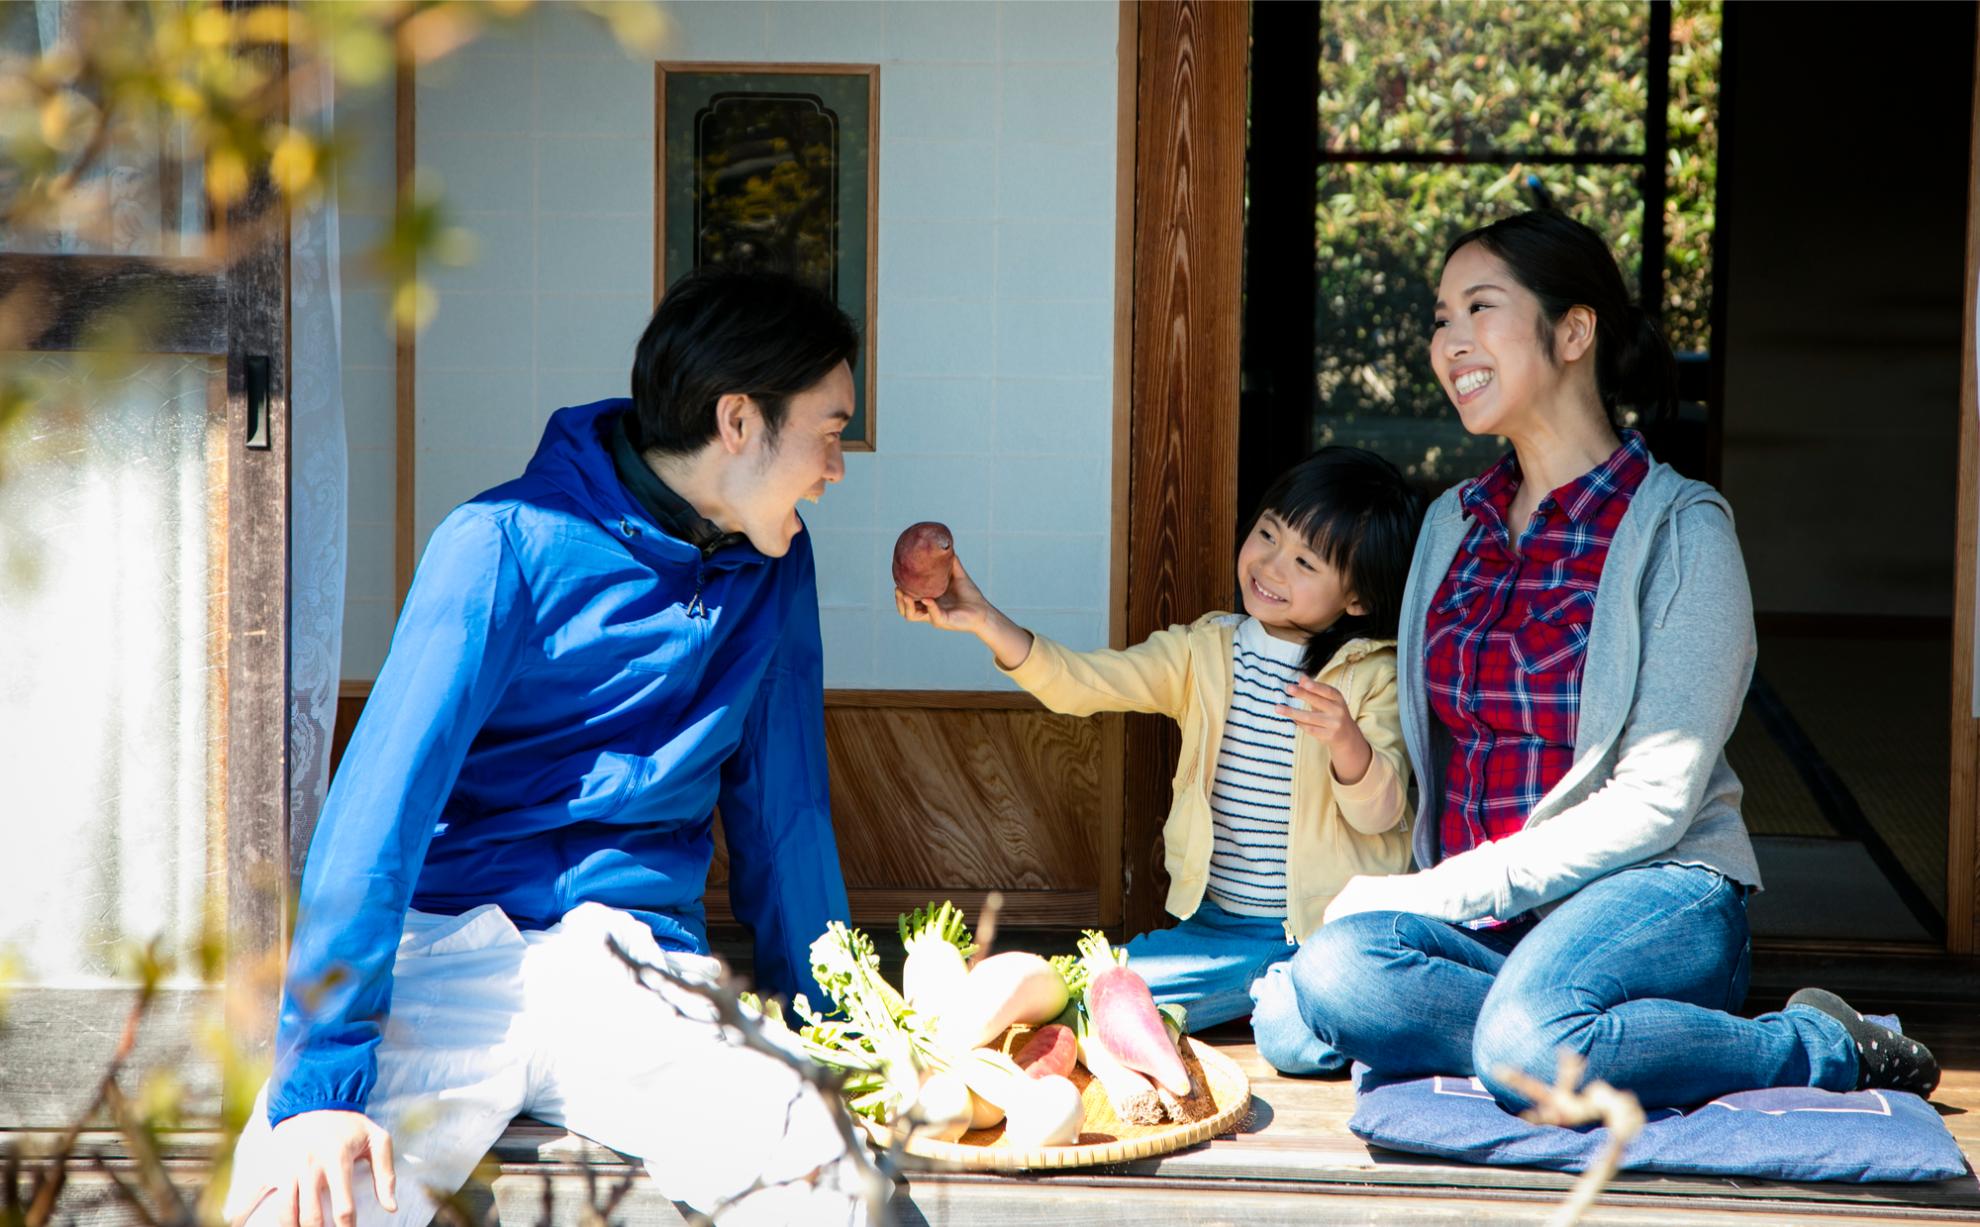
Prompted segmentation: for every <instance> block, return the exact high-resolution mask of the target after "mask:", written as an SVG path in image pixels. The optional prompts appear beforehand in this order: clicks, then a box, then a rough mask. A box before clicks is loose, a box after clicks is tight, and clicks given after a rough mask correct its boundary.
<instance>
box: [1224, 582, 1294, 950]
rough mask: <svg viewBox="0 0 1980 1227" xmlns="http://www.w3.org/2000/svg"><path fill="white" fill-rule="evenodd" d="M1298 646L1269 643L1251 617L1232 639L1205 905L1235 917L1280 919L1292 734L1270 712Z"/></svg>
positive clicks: (1281, 695) (1282, 694)
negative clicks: (1214, 905) (1228, 703)
mask: <svg viewBox="0 0 1980 1227" xmlns="http://www.w3.org/2000/svg"><path fill="white" fill-rule="evenodd" d="M1305 654H1306V645H1305V644H1303V643H1288V642H1287V641H1285V640H1283V639H1274V638H1273V637H1272V636H1271V635H1270V634H1268V633H1267V632H1266V630H1265V628H1264V627H1263V626H1261V625H1259V623H1258V619H1256V618H1246V619H1245V620H1244V621H1243V622H1242V623H1241V624H1239V626H1238V629H1237V634H1235V635H1233V636H1232V637H1231V706H1230V710H1229V711H1227V712H1225V713H1224V739H1223V742H1222V743H1221V744H1220V745H1219V746H1218V748H1217V771H1216V775H1215V776H1214V777H1212V781H1211V785H1210V815H1211V821H1212V823H1213V825H1214V827H1215V831H1214V834H1215V837H1216V838H1215V842H1214V843H1213V844H1212V845H1211V850H1210V882H1209V888H1208V893H1209V896H1210V900H1211V902H1213V903H1215V904H1216V905H1217V906H1218V907H1221V908H1223V909H1224V910H1225V911H1227V912H1232V913H1235V914H1236V915H1239V916H1271V917H1284V916H1285V914H1286V833H1287V829H1288V823H1289V820H1290V817H1291V812H1292V763H1293V746H1294V745H1295V744H1296V742H1295V738H1296V737H1297V736H1298V735H1299V730H1298V728H1297V727H1296V726H1295V725H1294V724H1293V722H1292V721H1290V720H1288V719H1286V718H1285V717H1284V716H1281V715H1279V714H1278V712H1276V711H1274V710H1273V709H1274V708H1276V707H1279V706H1282V705H1284V704H1285V703H1287V702H1289V701H1290V700H1291V698H1292V696H1290V695H1288V694H1287V693H1286V687H1287V686H1288V685H1290V684H1291V683H1292V681H1293V679H1294V678H1296V677H1298V676H1299V662H1300V658H1301V657H1303V656H1304V655H1305Z"/></svg>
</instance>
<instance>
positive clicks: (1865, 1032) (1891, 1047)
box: [1787, 988, 1939, 1097]
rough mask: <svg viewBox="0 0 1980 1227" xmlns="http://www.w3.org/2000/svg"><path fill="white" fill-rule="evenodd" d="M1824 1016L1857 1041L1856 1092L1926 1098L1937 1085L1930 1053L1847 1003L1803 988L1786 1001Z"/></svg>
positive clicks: (1936, 1069) (1818, 990) (1935, 1064)
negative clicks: (1888, 1093)
mask: <svg viewBox="0 0 1980 1227" xmlns="http://www.w3.org/2000/svg"><path fill="white" fill-rule="evenodd" d="M1787 1003H1788V1004H1789V1005H1803V1006H1807V1007H1808V1008H1809V1009H1811V1010H1815V1011H1817V1012H1819V1013H1823V1014H1827V1015H1828V1016H1829V1017H1830V1018H1833V1019H1835V1020H1836V1021H1837V1022H1839V1023H1841V1024H1842V1025H1843V1030H1845V1031H1847V1032H1849V1038H1851V1039H1853V1040H1855V1041H1856V1069H1857V1073H1856V1089H1857V1090H1859V1091H1864V1090H1884V1091H1910V1092H1911V1093H1912V1094H1914V1095H1918V1096H1920V1097H1923V1096H1928V1095H1930V1094H1931V1093H1932V1091H1933V1089H1934V1088H1936V1087H1937V1086H1938V1085H1939V1062H1938V1059H1937V1058H1936V1057H1934V1056H1933V1055H1932V1052H1931V1050H1930V1049H1928V1048H1927V1047H1925V1045H1923V1044H1921V1043H1919V1042H1918V1041H1917V1040H1914V1039H1907V1038H1906V1037H1905V1036H1903V1035H1901V1034H1899V1033H1898V1032H1896V1031H1893V1030H1891V1029H1890V1028H1889V1027H1884V1026H1879V1025H1878V1024H1876V1023H1873V1022H1871V1021H1870V1020H1869V1019H1867V1018H1865V1017H1863V1015H1861V1014H1859V1013H1857V1012H1856V1010H1855V1009H1853V1008H1852V1007H1851V1006H1850V1004H1849V1002H1847V1001H1844V1000H1843V999H1842V998H1840V997H1838V996H1836V995H1835V994H1834V993H1832V992H1829V991H1828V990H1827V989H1821V988H1804V989H1802V990H1801V991H1800V992H1798V993H1796V994H1795V995H1794V996H1792V997H1789V998H1788V1000H1787Z"/></svg>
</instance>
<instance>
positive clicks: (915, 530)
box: [894, 520, 956, 601]
mask: <svg viewBox="0 0 1980 1227" xmlns="http://www.w3.org/2000/svg"><path fill="white" fill-rule="evenodd" d="M955 557H956V540H955V537H954V536H953V535H951V534H950V532H949V527H948V525H946V524H937V523H936V522H934V521H933V520H923V521H922V522H921V523H919V524H911V525H909V526H908V529H907V531H906V532H903V533H902V534H901V536H900V539H899V540H898V541H895V542H894V586H895V587H897V588H899V589H900V590H901V591H902V592H905V593H907V594H908V595H909V596H911V597H914V598H916V599H918V600H923V601H932V600H935V599H936V598H937V597H939V596H941V595H942V594H943V593H945V592H947V591H948V590H949V569H950V566H951V564H952V563H954V561H955Z"/></svg>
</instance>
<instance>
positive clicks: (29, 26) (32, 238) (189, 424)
mask: <svg viewBox="0 0 1980 1227" xmlns="http://www.w3.org/2000/svg"><path fill="white" fill-rule="evenodd" d="M87 9H88V6H87V5H85V4H80V3H77V2H76V0H64V2H63V3H59V4H47V3H43V4H37V5H14V6H10V7H9V9H8V11H7V12H6V13H5V14H0V43H4V46H5V47H6V49H7V50H8V51H10V52H15V53H25V54H29V55H34V54H38V53H40V52H42V51H43V50H45V49H47V48H49V47H51V46H55V45H58V44H59V43H61V42H62V41H63V40H65V39H78V38H86V37H88V36H89V30H88V22H89V18H90V14H89V13H88V12H87ZM158 118H159V121H160V122H159V123H158V124H157V126H156V128H155V129H153V130H151V131H147V132H145V133H144V134H143V135H139V136H135V137H131V138H129V139H123V140H117V141H112V142H111V143H110V145H109V147H108V148H106V149H105V150H104V152H103V154H102V155H101V156H100V157H99V158H98V159H97V161H96V162H95V164H94V166H93V167H92V168H91V169H90V170H89V172H88V173H87V174H86V175H85V176H84V177H83V178H82V180H81V181H80V183H79V192H81V193H83V194H87V193H90V192H101V193H105V194H107V196H108V208H107V209H106V210H104V211H102V212H101V213H94V212H90V211H88V210H81V211H79V212H77V213H72V214H70V215H67V216H64V217H59V218H56V219H54V220H52V221H50V222H47V223H45V224H35V225H30V224H27V223H25V222H22V223H21V224H17V225H14V226H11V227H9V228H7V229H6V230H5V231H4V232H0V303H4V304H5V308H6V310H4V311H0V316H5V317H6V320H7V322H8V323H9V324H10V325H11V327H10V328H9V330H8V331H7V332H6V333H5V334H4V340H0V347H4V348H6V349H7V350H8V352H7V353H5V355H4V357H0V362H4V363H5V364H6V368H7V381H8V384H9V385H10V386H11V387H14V388H17V389H27V390H28V392H29V395H28V399H27V401H26V403H25V406H24V408H22V409H21V411H20V412H19V414H18V417H19V420H18V421H16V422H14V423H13V424H12V427H11V429H9V430H7V431H6V433H5V434H4V436H0V574H4V576H5V578H4V579H3V580H0V644H4V645H6V646H5V647H4V648H3V649H0V651H4V653H5V659H6V663H5V665H4V666H0V822H3V823H4V828H0V829H4V831H5V838H6V841H7V844H8V848H9V853H10V855H9V856H8V857H7V858H5V859H6V868H4V869H0V875H4V877H5V880H4V882H0V950H4V951H6V952H8V953H9V954H10V956H11V958H10V965H9V968H8V970H7V972H6V973H5V975H4V976H0V991H4V992H6V996H7V1000H6V1003H5V1004H6V1009H5V1015H4V1018H0V1128H22V1127H30V1128H39V1127H49V1126H55V1125H60V1124H65V1123H67V1121H68V1120H69V1119H70V1118H71V1117H72V1116H73V1115H74V1114H75V1113H76V1112H77V1111H78V1110H79V1109H80V1108H81V1107H82V1106H83V1105H85V1104H86V1103H87V1102H88V1101H89V1098H90V1096H91V1095H92V1093H93V1092H94V1089H95V1083H96V1081H97V1079H98V1077H99V1076H100V1074H101V1071H102V1069H103V1067H104V1064H105V1062H106V1060H107V1059H108V1058H109V1056H110V1054H111V1052H112V1050H113V1049H114V1048H115V1046H116V1044H117V1041H118V1038H119V1035H120V1033H121V1032H122V1030H123V1027H124V1021H125V1018H126V1016H127V1015H128V1013H129V1011H130V1009H131V1005H132V1002H133V999H134V997H135V993H134V992H133V991H132V989H131V987H130V982H131V981H130V976H129V971H130V963H129V961H128V958H127V954H128V952H129V951H130V950H132V949H135V948H138V947H140V946H142V945H143V944H144V943H145V942H147V941H148V940H152V939H155V940H156V942H157V947H156V948H157V949H158V951H159V952H160V953H161V954H162V955H163V956H165V957H166V958H167V959H169V960H170V962H171V965H172V970H171V971H170V972H169V973H168V974H167V975H166V976H165V977H164V979H163V980H162V982H161V984H162V988H161V991H160V993H159V995H158V997H157V1001H156V1005H155V1007H154V1009H153V1011H152V1014H151V1017H150V1018H149V1019H148V1021H147V1023H146V1025H145V1027H144V1029H143V1032H142V1033H141V1034H142V1041H141V1043H140V1045H139V1049H138V1052H137V1055H136V1057H135V1058H134V1060H133V1062H132V1066H133V1067H134V1068H152V1067H156V1068H169V1069H170V1070H171V1071H172V1072H174V1073H175V1074H176V1075H178V1076H179V1077H180V1078H181V1079H182V1080H183V1081H184V1083H185V1088H186V1091H187V1092H188V1098H187V1103H186V1105H185V1106H186V1107H187V1108H188V1109H190V1110H191V1111H193V1112H194V1113H196V1114H208V1113H210V1112H212V1111H213V1109H214V1107H215V1104H216V1092H217V1090H218V1085H217V1081H218V1068H219V1067H218V1064H217V1063H216V1062H215V1061H214V1060H212V1059H211V1055H210V1054H208V1053H206V1052H205V1051H203V1050H202V1049H201V1047H200V1044H199V1041H198V1040H197V1039H196V1036H197V1035H198V1033H199V1024H200V1023H201V1022H202V1021H204V1020H206V1018H207V1017H208V1014H207V1011H208V1010H209V1009H211V1008H212V1007H215V1006H217V1005H218V1004H219V1001H218V998H219V994H220V991H221V990H222V989H223V988H229V989H233V990H237V991H238V992H239V993H240V994H242V1002H243V1004H244V1006H245V1007H246V1008H243V1009H242V1010H241V1011H240V1012H239V1013H237V1014H235V1015H234V1016H233V1021H231V1022H230V1025H229V1027H228V1028H227V1031H228V1034H229V1036H230V1040H231V1042H232V1043H234V1044H235V1045H236V1046H237V1047H238V1048H239V1049H240V1050H241V1051H242V1052H243V1053H244V1054H245V1055H247V1056H249V1057H254V1056H256V1055H264V1056H265V1054H266V1051H267V1046H268V1042H269V1038H270V1036H269V1033H268V1024H269V1021H270V1020H272V1019H273V1016H274V1009H273V1006H274V999H275V993H276V991H277V984H278V979H277V977H276V960H277V959H278V958H279V953H280V951H281V949H282V944H283V936H284V934H283V926H282V917H283V915H284V911H285V905H286V900H287V896H288V888H289V880H288V873H287V865H288V847H287V830H286V826H287V821H286V820H287V812H288V796H289V791H288V779H287V768H286V763H285V754H286V746H287V740H288V738H287V710H288V709H287V695H286V674H287V659H288V646H287V621H288V618H287V594H286V589H287V551H288V530H287V515H286V508H287V493H286V486H287V472H288V420H287V397H286V389H287V385H288V376H287V337H286V318H285V316H286V311H285V292H286V275H287V247H286V242H285V241H284V239H283V237H282V236H284V235H286V233H287V229H286V223H285V220H284V218H283V217H282V215H281V213H280V211H279V210H280V206H279V204H278V203H277V201H276V197H275V195H274V193H273V191H272V189H271V188H270V186H269V185H268V183H267V182H266V180H265V177H264V178H261V179H260V180H259V181H258V182H257V183H256V185H255V186H254V187H253V188H252V189H251V190H250V192H249V194H248V195H247V196H246V197H245V198H244V199H243V200H242V201H241V202H240V203H239V204H238V205H236V206H235V207H234V208H233V209H231V210H230V211H229V212H228V213H227V214H226V215H225V216H221V217H215V216H213V214H212V210H211V209H210V208H209V206H208V204H207V197H206V192H205V182H204V176H203V173H202V171H203V167H202V165H201V163H200V161H199V160H198V159H197V158H196V157H193V156H191V154H190V153H189V152H188V151H189V150H191V149H192V144H191V142H190V141H189V140H188V138H187V135H186V133H185V132H183V131H182V130H179V129H177V128H176V127H175V126H174V124H173V123H172V122H171V121H170V119H169V117H165V116H160V117H158ZM16 188H18V181H16ZM78 216H80V217H82V218H83V221H82V222H81V223H80V224H77V223H76V222H75V220H74V219H75V218H76V217H78ZM99 223H107V224H99ZM250 234H252V235H254V236H256V237H254V238H252V239H249V238H248V237H247V236H248V235H250ZM137 320H144V321H149V324H148V326H147V327H146V328H145V329H144V330H143V331H142V333H141V334H139V335H140V336H141V339H140V340H139V341H138V342H137V344H136V346H135V348H132V347H131V345H130V344H129V340H128V338H129V336H130V335H132V334H131V333H129V332H127V331H126V330H127V329H128V328H130V327H131V326H132V324H133V322H134V321H137ZM131 1085H134V1081H133V1082H132V1083H131Z"/></svg>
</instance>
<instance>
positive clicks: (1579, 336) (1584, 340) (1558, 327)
mask: <svg viewBox="0 0 1980 1227" xmlns="http://www.w3.org/2000/svg"><path fill="white" fill-rule="evenodd" d="M1594 348H1595V312H1594V311H1592V310H1590V309H1589V308H1587V307H1581V306H1575V307H1569V308H1568V309H1567V311H1566V312H1565V313H1564V314H1563V315H1562V316H1561V318H1560V322H1559V323H1557V324H1555V325H1554V352H1555V353H1557V354H1559V355H1560V356H1561V360H1562V361H1564V362H1573V361H1574V360H1576V359H1577V358H1583V357H1586V356H1587V355H1588V353H1589V351H1590V350H1592V349H1594Z"/></svg>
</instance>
